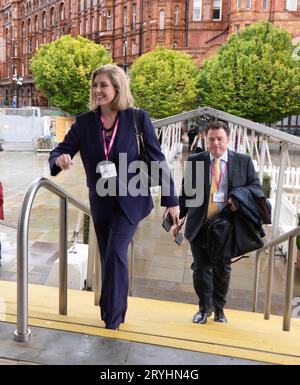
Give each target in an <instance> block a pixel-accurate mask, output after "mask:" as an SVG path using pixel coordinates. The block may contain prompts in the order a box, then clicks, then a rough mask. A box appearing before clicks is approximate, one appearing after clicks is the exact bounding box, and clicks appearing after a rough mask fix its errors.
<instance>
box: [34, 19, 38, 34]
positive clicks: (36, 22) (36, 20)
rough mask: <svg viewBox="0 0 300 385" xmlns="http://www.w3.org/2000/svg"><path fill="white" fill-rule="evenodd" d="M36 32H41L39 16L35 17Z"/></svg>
mask: <svg viewBox="0 0 300 385" xmlns="http://www.w3.org/2000/svg"><path fill="white" fill-rule="evenodd" d="M34 24H35V31H36V32H37V31H38V30H39V18H38V16H37V15H36V17H35V23H34Z"/></svg>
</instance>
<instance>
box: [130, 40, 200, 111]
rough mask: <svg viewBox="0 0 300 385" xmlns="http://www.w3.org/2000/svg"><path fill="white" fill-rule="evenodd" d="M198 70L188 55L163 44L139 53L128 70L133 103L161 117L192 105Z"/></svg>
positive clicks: (195, 93) (187, 108)
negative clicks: (167, 47)
mask: <svg viewBox="0 0 300 385" xmlns="http://www.w3.org/2000/svg"><path fill="white" fill-rule="evenodd" d="M197 76H198V71H197V68H196V66H195V63H194V62H193V60H192V58H191V56H189V55H187V54H184V53H181V52H178V51H174V50H170V49H165V48H162V47H159V48H156V49H155V50H154V51H152V52H148V53H146V54H144V55H142V56H141V57H140V58H138V59H137V60H136V62H135V63H134V64H133V65H132V67H131V71H130V78H131V90H132V93H133V96H134V98H135V102H136V105H137V106H139V107H142V108H145V109H147V111H148V112H149V113H150V115H151V116H153V117H156V118H163V117H166V116H170V115H175V114H178V113H180V112H182V111H183V110H190V109H192V108H194V107H195V99H196V96H197V88H196V85H197Z"/></svg>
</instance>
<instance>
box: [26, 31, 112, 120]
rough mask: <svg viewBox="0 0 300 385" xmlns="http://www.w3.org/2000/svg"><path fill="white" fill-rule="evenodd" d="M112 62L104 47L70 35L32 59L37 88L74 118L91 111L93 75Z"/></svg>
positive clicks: (46, 47) (31, 67)
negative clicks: (89, 102) (90, 100)
mask: <svg viewBox="0 0 300 385" xmlns="http://www.w3.org/2000/svg"><path fill="white" fill-rule="evenodd" d="M110 62H111V58H110V57H108V56H107V53H106V50H105V48H104V47H103V46H101V45H99V44H95V43H94V42H92V41H90V40H88V39H85V38H83V37H81V36H77V37H76V38H73V37H71V36H70V35H68V36H63V37H61V38H60V39H58V40H56V41H53V42H52V43H50V44H44V45H42V46H41V47H40V48H39V49H38V50H37V52H36V54H35V55H34V56H33V58H32V59H31V62H30V69H31V71H32V73H33V76H34V81H35V85H36V88H37V89H38V90H40V91H42V93H43V94H44V96H45V97H46V98H47V99H48V100H49V102H50V103H51V104H52V105H54V106H56V107H59V108H61V109H62V110H64V111H66V112H68V113H70V114H73V115H75V114H78V113H80V112H83V111H86V110H87V108H88V101H89V89H90V78H91V74H92V72H93V71H94V70H95V69H96V68H97V67H100V66H101V65H102V64H106V63H110Z"/></svg>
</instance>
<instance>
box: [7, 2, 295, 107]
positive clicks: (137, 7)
mask: <svg viewBox="0 0 300 385" xmlns="http://www.w3.org/2000/svg"><path fill="white" fill-rule="evenodd" d="M260 19H264V20H270V21H272V22H273V23H274V24H275V25H278V26H281V27H283V28H285V29H287V30H288V31H289V32H290V33H291V34H292V36H293V38H294V39H295V40H296V39H299V38H300V0H129V1H124V0H0V105H16V99H17V101H18V106H19V107H21V106H25V105H26V106H33V105H46V104H47V101H46V100H45V99H44V98H43V97H42V96H41V95H40V94H39V93H38V92H37V91H36V90H35V87H34V84H33V79H32V76H31V74H30V70H29V60H30V58H31V57H32V55H33V54H34V53H35V51H36V49H37V48H38V47H39V46H40V45H41V44H44V43H49V42H51V41H53V40H55V39H57V38H59V37H60V36H62V35H65V34H71V35H73V36H76V35H78V34H80V35H82V36H84V37H87V38H89V39H91V40H94V41H95V42H97V43H101V44H103V45H104V47H105V48H106V49H107V51H109V52H110V53H111V54H112V56H113V60H114V62H116V63H118V64H119V65H121V66H123V67H124V68H125V69H127V68H128V66H130V65H131V64H132V63H133V61H134V60H135V58H136V57H138V56H139V55H141V54H142V53H145V52H148V51H151V50H152V49H154V48H155V46H157V45H164V46H166V47H172V48H175V49H178V50H182V51H184V52H188V53H190V54H191V55H192V56H193V57H194V58H195V59H196V60H197V61H198V62H199V63H200V62H201V61H202V60H203V59H205V58H207V57H209V56H210V55H212V54H213V53H215V52H216V51H217V49H218V47H219V46H220V45H222V44H223V43H224V42H226V40H227V38H228V35H230V34H232V33H236V32H238V31H239V30H241V29H243V28H245V27H247V25H250V24H252V23H254V22H255V21H257V20H260ZM20 77H21V78H23V79H20ZM18 80H19V81H18ZM20 80H21V81H20ZM17 83H19V84H17ZM16 95H18V97H17V98H16Z"/></svg>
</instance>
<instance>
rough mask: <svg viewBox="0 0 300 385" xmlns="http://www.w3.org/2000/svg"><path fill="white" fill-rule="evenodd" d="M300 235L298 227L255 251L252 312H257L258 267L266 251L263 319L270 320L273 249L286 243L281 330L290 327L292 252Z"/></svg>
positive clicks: (299, 227) (292, 278) (292, 272)
mask: <svg viewBox="0 0 300 385" xmlns="http://www.w3.org/2000/svg"><path fill="white" fill-rule="evenodd" d="M298 235H300V226H298V227H295V228H294V229H292V230H290V231H288V232H287V233H285V234H283V235H281V236H280V237H278V238H277V239H273V240H271V241H270V242H268V243H267V244H265V245H264V246H263V247H262V248H261V249H259V250H256V255H255V276H254V290H253V309H252V310H253V311H254V312H256V311H257V297H258V277H259V265H260V256H261V253H262V252H263V251H265V252H266V250H268V252H267V254H268V259H269V261H268V278H267V290H266V293H265V307H264V318H265V319H267V320H268V319H269V318H270V312H271V297H272V282H273V271H274V262H275V261H274V248H275V246H277V245H279V244H281V243H283V242H285V241H288V257H287V268H286V286H285V299H284V313H283V327H282V330H284V331H289V330H290V327H291V304H292V296H293V282H294V254H295V252H294V250H295V243H296V237H297V236H298Z"/></svg>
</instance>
